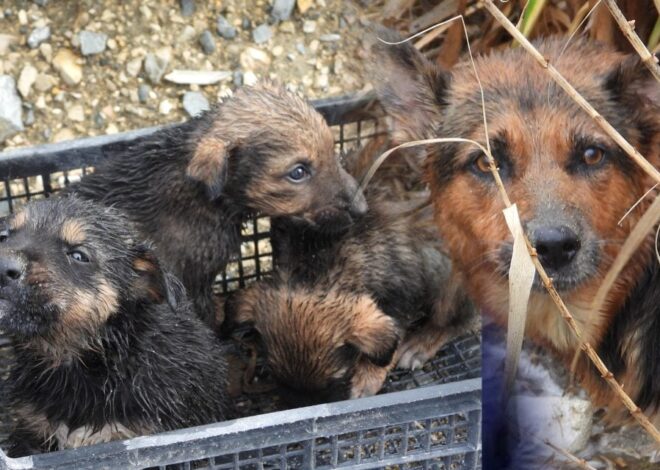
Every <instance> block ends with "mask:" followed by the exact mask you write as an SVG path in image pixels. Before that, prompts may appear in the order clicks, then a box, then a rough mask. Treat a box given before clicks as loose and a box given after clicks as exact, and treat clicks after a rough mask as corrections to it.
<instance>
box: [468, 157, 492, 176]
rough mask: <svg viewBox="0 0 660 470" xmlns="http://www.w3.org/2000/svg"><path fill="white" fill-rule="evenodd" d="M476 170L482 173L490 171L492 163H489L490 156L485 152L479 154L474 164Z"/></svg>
mask: <svg viewBox="0 0 660 470" xmlns="http://www.w3.org/2000/svg"><path fill="white" fill-rule="evenodd" d="M472 166H473V167H474V169H475V170H477V171H480V172H482V173H488V172H490V164H489V163H488V156H487V155H486V154H485V153H482V154H481V155H479V156H478V157H477V158H476V159H475V160H474V163H473V164H472Z"/></svg>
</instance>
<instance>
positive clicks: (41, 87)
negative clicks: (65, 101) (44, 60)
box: [34, 73, 55, 93]
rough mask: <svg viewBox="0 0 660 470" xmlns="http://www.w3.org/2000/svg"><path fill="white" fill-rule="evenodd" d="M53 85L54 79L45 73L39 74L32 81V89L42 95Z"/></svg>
mask: <svg viewBox="0 0 660 470" xmlns="http://www.w3.org/2000/svg"><path fill="white" fill-rule="evenodd" d="M53 85H55V79H54V78H53V77H51V76H50V75H47V74H45V73H40V74H39V75H37V78H36V79H35V81H34V88H35V89H36V90H37V91H40V92H42V93H44V92H46V91H48V90H50V89H51V88H53Z"/></svg>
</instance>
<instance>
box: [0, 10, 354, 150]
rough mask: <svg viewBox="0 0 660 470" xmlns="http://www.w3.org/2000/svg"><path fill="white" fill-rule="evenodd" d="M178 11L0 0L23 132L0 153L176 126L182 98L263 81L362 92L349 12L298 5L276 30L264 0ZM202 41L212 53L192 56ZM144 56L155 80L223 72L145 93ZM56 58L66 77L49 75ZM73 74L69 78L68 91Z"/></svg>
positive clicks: (5, 56) (3, 69)
mask: <svg viewBox="0 0 660 470" xmlns="http://www.w3.org/2000/svg"><path fill="white" fill-rule="evenodd" d="M181 3H182V2H180V1H179V0H168V1H164V2H159V1H153V0H147V1H141V2H118V1H115V0H103V1H92V0H76V1H67V2H62V1H53V0H51V1H43V0H42V1H27V0H25V1H22V0H2V2H0V5H2V8H1V9H0V35H4V38H3V37H2V36H0V75H3V74H5V75H10V76H12V77H13V78H14V79H15V80H16V82H17V83H18V85H19V86H18V87H17V88H18V89H19V90H21V79H22V78H23V81H24V83H23V88H22V90H21V92H19V93H20V94H19V96H20V97H21V100H22V105H23V113H22V120H23V123H24V126H25V130H24V131H22V132H19V133H17V134H16V135H14V136H13V137H10V138H9V139H8V140H6V141H5V142H4V144H3V143H0V150H2V148H3V147H17V146H27V145H36V144H41V143H47V142H57V141H62V140H68V139H71V138H76V137H81V136H92V135H100V134H111V133H115V132H120V131H125V130H129V129H136V128H140V127H146V126H154V125H157V124H163V123H169V122H176V121H181V120H183V119H186V118H187V117H188V114H187V113H186V111H185V110H184V107H183V96H184V94H185V93H186V92H189V91H199V92H201V93H202V94H203V95H204V97H205V98H206V99H207V100H208V101H209V102H211V103H213V102H215V101H217V100H218V99H219V98H220V97H222V96H223V95H225V94H227V93H230V91H231V90H232V89H234V88H236V86H238V85H240V84H241V82H246V83H249V82H251V81H254V80H256V79H260V78H264V77H270V78H273V79H277V80H278V81H280V82H281V83H283V84H285V85H286V86H287V87H289V88H291V89H294V90H298V91H300V92H302V93H303V94H304V95H305V96H307V97H309V98H321V97H329V96H336V95H341V94H344V93H349V92H352V91H356V90H359V89H361V88H363V86H364V80H363V79H362V77H361V56H363V50H362V46H361V43H362V37H363V35H364V34H363V33H364V24H366V22H367V21H366V18H365V16H364V8H363V6H362V5H361V4H360V3H359V2H351V1H349V2H346V1H339V0H299V1H298V2H297V5H296V6H295V7H294V9H293V11H292V13H291V15H290V17H289V18H288V19H287V20H284V21H278V20H276V19H275V18H273V14H272V5H271V2H269V1H268V0H213V1H209V2H201V1H197V2H183V3H192V4H194V6H195V10H194V12H193V13H192V14H191V15H189V16H184V15H185V14H186V12H185V11H183V9H182V5H181ZM273 3H287V2H277V1H276V0H273ZM291 3H296V2H291ZM40 5H44V6H40ZM301 9H302V10H304V13H303V12H302V11H301ZM220 15H222V16H223V17H224V18H225V19H226V20H227V23H228V24H229V26H230V28H231V27H233V28H235V34H236V35H235V37H234V38H231V39H227V38H225V37H222V36H221V35H220V34H219V32H218V27H217V25H218V17H219V16H220ZM263 25H265V26H263ZM44 27H49V28H50V35H49V37H48V38H47V39H46V40H44V41H43V42H41V43H40V44H38V45H37V47H35V48H31V47H30V44H29V41H28V40H29V38H30V35H31V34H32V33H33V31H34V30H35V29H37V28H44ZM257 29H258V31H257ZM83 31H91V32H93V33H102V34H104V35H106V38H105V47H104V50H103V51H102V52H99V53H94V54H91V55H83V54H82V52H83V51H81V45H80V43H81V40H80V38H81V37H80V33H81V32H83ZM205 31H209V33H210V34H209V35H207V36H210V42H211V43H213V44H214V45H215V51H213V52H210V51H207V52H208V53H207V52H205V51H204V48H203V46H202V39H201V38H202V36H203V35H204V32H205ZM258 33H261V34H265V37H268V34H269V33H270V35H271V37H270V39H267V40H266V41H263V39H264V38H263V37H255V36H254V35H255V34H258ZM230 35H231V34H230ZM257 41H263V42H260V43H257ZM33 44H34V43H33ZM209 47H211V46H209ZM67 51H68V52H67ZM149 54H153V56H155V57H157V58H159V59H162V60H161V65H162V64H163V63H166V64H165V66H164V67H163V69H164V74H165V76H167V74H168V73H170V72H172V71H174V70H195V71H199V70H202V71H222V72H229V73H225V74H223V75H224V77H223V78H222V80H220V81H219V82H218V83H216V84H213V85H207V86H200V85H195V84H193V85H186V84H176V83H171V82H170V81H168V80H167V79H166V78H162V79H161V80H160V81H159V82H157V83H154V81H153V80H151V79H150V76H149V73H148V72H147V64H146V62H145V57H147V56H148V55H149ZM58 55H59V57H60V59H58ZM62 57H63V58H64V59H65V60H66V59H68V62H70V63H67V64H65V66H67V67H70V68H71V69H72V70H73V71H72V72H71V71H69V70H68V69H65V70H64V71H62V70H61V68H62V66H61V65H60V63H59V61H60V60H61V58H62ZM26 68H27V69H28V70H27V71H25V72H24V70H25V69H26ZM33 69H36V71H34V70H33ZM76 73H79V74H80V75H79V76H80V80H79V81H78V82H77V83H72V81H71V78H72V77H71V76H70V75H71V74H73V75H74V77H73V78H76V77H75V74H76ZM22 74H25V76H24V77H22ZM66 74H69V76H65V75H66ZM30 76H31V77H32V80H31V79H30ZM30 81H32V83H31V84H30ZM67 81H68V83H67ZM23 91H26V93H25V95H23V93H22V92H23ZM140 95H141V96H140Z"/></svg>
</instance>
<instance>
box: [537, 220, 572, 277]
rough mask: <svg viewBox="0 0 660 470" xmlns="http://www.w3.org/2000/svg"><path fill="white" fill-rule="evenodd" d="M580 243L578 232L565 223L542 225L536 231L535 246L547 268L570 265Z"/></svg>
mask: <svg viewBox="0 0 660 470" xmlns="http://www.w3.org/2000/svg"><path fill="white" fill-rule="evenodd" d="M580 245H581V243H580V239H579V238H578V236H577V234H576V233H575V232H574V231H573V230H571V229H570V228H568V227H566V226H564V225H562V226H558V227H541V228H539V229H537V230H535V231H534V248H535V249H536V253H537V255H538V257H539V260H540V261H541V264H542V265H543V267H545V268H550V269H560V268H562V267H564V266H566V265H568V264H569V263H570V262H571V261H573V258H575V255H576V254H577V252H578V251H579V249H580Z"/></svg>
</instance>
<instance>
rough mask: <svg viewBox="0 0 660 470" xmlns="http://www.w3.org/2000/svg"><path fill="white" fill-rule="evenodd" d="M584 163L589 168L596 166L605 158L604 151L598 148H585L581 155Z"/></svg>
mask: <svg viewBox="0 0 660 470" xmlns="http://www.w3.org/2000/svg"><path fill="white" fill-rule="evenodd" d="M582 158H583V160H584V163H586V164H587V165H589V166H594V165H598V164H599V163H601V162H602V161H603V159H604V158H605V151H604V150H603V149H602V148H600V147H593V146H592V147H587V148H586V149H585V150H584V153H583V154H582Z"/></svg>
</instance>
